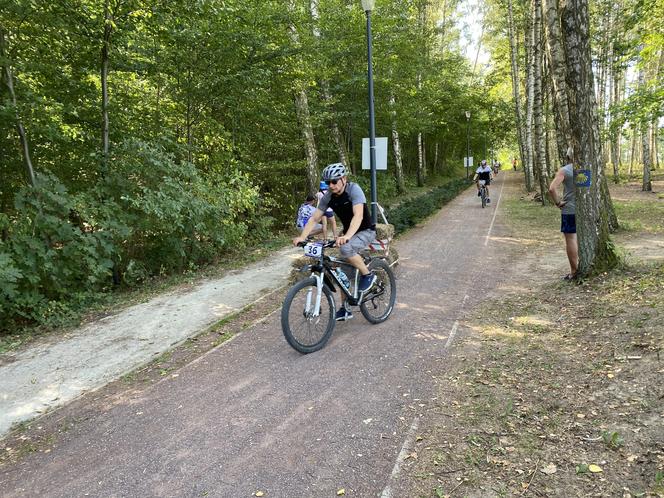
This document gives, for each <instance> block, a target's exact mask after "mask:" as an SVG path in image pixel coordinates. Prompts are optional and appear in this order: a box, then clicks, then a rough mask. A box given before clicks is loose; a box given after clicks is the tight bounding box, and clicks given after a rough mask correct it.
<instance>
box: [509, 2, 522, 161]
mask: <svg viewBox="0 0 664 498" xmlns="http://www.w3.org/2000/svg"><path fill="white" fill-rule="evenodd" d="M507 6H508V14H509V16H508V25H507V27H508V31H509V37H510V59H511V64H512V97H513V98H514V117H515V124H516V134H517V141H518V142H519V154H520V159H521V164H526V162H525V157H526V154H525V148H524V133H523V118H522V116H523V114H522V112H521V92H520V87H521V82H520V77H519V65H518V48H517V44H516V40H517V38H516V35H515V29H514V15H513V11H512V0H508V2H507Z"/></svg>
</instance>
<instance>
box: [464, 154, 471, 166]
mask: <svg viewBox="0 0 664 498" xmlns="http://www.w3.org/2000/svg"><path fill="white" fill-rule="evenodd" d="M463 164H464V165H465V166H466V168H472V167H473V156H470V157H468V156H464V158H463Z"/></svg>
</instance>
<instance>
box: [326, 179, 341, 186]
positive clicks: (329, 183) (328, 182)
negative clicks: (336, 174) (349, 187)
mask: <svg viewBox="0 0 664 498" xmlns="http://www.w3.org/2000/svg"><path fill="white" fill-rule="evenodd" d="M340 181H341V178H337V179H336V180H325V183H327V184H328V185H336V184H337V182H340Z"/></svg>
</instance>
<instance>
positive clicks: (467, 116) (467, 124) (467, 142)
mask: <svg viewBox="0 0 664 498" xmlns="http://www.w3.org/2000/svg"><path fill="white" fill-rule="evenodd" d="M466 161H467V162H466V164H465V166H466V180H468V170H469V169H470V111H466Z"/></svg>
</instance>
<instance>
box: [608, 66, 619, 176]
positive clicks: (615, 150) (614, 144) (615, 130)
mask: <svg viewBox="0 0 664 498" xmlns="http://www.w3.org/2000/svg"><path fill="white" fill-rule="evenodd" d="M620 79H621V78H620V75H619V73H618V69H617V68H614V71H613V92H612V98H611V104H612V106H615V105H618V104H619V103H620ZM613 119H614V116H611V121H613ZM612 125H613V123H611V124H610V126H611V144H610V147H611V157H610V161H611V165H612V166H613V181H614V182H615V183H618V182H619V181H620V129H619V127H618V126H612Z"/></svg>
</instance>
